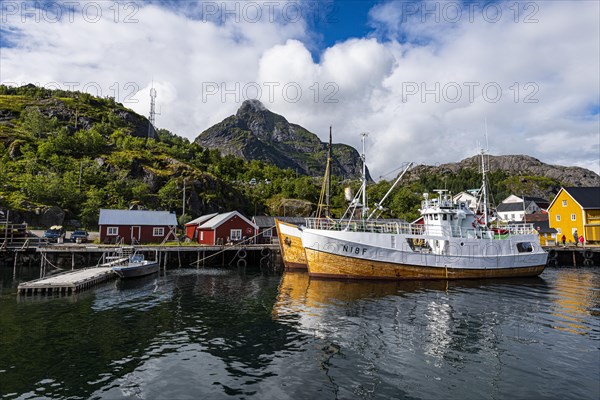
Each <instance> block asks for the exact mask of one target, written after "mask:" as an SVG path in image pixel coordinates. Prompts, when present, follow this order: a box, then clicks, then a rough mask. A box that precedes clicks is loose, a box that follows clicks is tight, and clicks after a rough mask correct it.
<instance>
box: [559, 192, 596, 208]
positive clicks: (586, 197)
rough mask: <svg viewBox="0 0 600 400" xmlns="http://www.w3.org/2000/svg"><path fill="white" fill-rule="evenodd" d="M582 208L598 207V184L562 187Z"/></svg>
mask: <svg viewBox="0 0 600 400" xmlns="http://www.w3.org/2000/svg"><path fill="white" fill-rule="evenodd" d="M563 189H565V190H566V191H567V193H569V194H570V195H571V197H573V198H574V199H575V201H576V202H577V203H579V205H580V206H581V207H582V208H586V209H589V208H600V186H596V187H566V188H563Z"/></svg>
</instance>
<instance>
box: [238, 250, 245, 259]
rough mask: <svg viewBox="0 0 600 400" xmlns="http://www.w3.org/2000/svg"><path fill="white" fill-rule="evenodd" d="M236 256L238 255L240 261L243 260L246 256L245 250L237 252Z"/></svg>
mask: <svg viewBox="0 0 600 400" xmlns="http://www.w3.org/2000/svg"><path fill="white" fill-rule="evenodd" d="M237 255H238V257H239V258H242V259H243V258H246V255H247V254H246V250H244V249H241V250H240V251H238V254H237Z"/></svg>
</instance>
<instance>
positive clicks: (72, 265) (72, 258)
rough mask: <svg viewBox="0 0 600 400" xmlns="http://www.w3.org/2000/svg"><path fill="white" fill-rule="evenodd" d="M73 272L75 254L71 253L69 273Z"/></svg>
mask: <svg viewBox="0 0 600 400" xmlns="http://www.w3.org/2000/svg"><path fill="white" fill-rule="evenodd" d="M74 270H75V252H71V271H74Z"/></svg>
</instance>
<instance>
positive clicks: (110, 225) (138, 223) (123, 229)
mask: <svg viewBox="0 0 600 400" xmlns="http://www.w3.org/2000/svg"><path fill="white" fill-rule="evenodd" d="M98 226H99V228H100V242H101V243H117V242H119V241H120V240H121V239H123V242H124V243H127V244H132V243H161V242H162V241H164V240H165V239H173V240H175V239H176V236H175V228H177V218H176V217H175V214H173V213H170V212H168V211H148V210H107V209H101V210H100V218H99V220H98Z"/></svg>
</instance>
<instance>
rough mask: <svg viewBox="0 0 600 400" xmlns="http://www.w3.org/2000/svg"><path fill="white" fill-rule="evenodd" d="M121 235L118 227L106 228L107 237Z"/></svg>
mask: <svg viewBox="0 0 600 400" xmlns="http://www.w3.org/2000/svg"><path fill="white" fill-rule="evenodd" d="M118 234H119V227H118V226H109V227H108V228H106V236H117V235H118Z"/></svg>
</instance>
